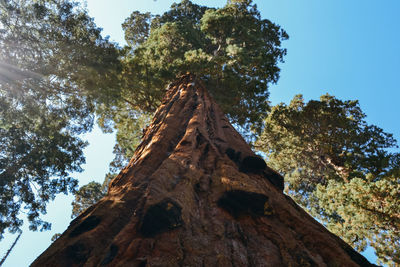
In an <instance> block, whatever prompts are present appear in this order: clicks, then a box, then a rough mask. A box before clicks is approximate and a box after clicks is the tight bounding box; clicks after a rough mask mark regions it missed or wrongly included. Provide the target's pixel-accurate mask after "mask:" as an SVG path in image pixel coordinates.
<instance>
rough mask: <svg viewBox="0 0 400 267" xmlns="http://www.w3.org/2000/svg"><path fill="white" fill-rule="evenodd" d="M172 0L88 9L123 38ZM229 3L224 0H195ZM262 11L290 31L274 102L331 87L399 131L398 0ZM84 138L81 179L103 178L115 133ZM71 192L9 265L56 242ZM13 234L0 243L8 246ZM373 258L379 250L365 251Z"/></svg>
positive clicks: (294, 3) (302, 1)
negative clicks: (134, 23)
mask: <svg viewBox="0 0 400 267" xmlns="http://www.w3.org/2000/svg"><path fill="white" fill-rule="evenodd" d="M172 2H173V1H170V0H157V1H152V0H140V1H138V0H114V1H110V0H89V1H88V10H89V13H90V15H91V16H93V17H95V22H96V23H97V25H98V26H100V27H102V28H103V29H104V31H103V33H104V35H109V36H110V38H111V40H114V41H116V42H118V43H120V44H124V40H123V32H122V29H121V26H120V25H121V23H122V22H123V21H124V19H125V18H126V17H128V16H129V15H130V13H131V12H132V11H134V10H139V11H142V12H145V11H150V12H152V13H162V12H164V11H166V10H167V9H168V7H169V6H170V5H171V3H172ZM194 2H195V3H198V4H202V5H208V6H217V7H220V6H223V5H224V4H225V2H226V1H222V0H216V1H194ZM255 3H256V4H257V5H258V8H259V10H260V11H261V14H262V17H263V18H268V19H270V20H271V21H273V22H275V23H277V24H279V25H281V26H282V27H283V28H284V29H285V30H286V31H287V32H288V34H289V36H290V39H289V40H288V41H286V42H284V44H283V45H284V47H286V48H287V49H288V54H287V56H286V58H285V61H286V62H285V63H283V64H281V68H282V71H281V79H280V80H279V82H278V84H277V85H273V86H271V88H270V92H271V96H270V100H271V101H272V104H276V103H279V102H285V103H288V102H289V101H290V99H291V98H292V97H293V96H294V95H295V94H299V93H301V94H303V95H304V97H305V99H306V100H309V99H317V98H318V97H319V96H320V95H322V94H325V93H329V94H331V95H335V96H337V97H339V98H341V99H358V100H359V101H360V105H361V108H362V109H363V111H364V112H365V113H366V114H367V116H368V117H367V121H368V122H369V123H372V124H375V125H378V126H379V127H381V128H383V129H384V130H385V131H387V132H390V133H393V134H394V136H395V138H396V139H397V140H399V139H400V123H399V122H400V120H399V118H398V117H400V111H399V106H398V102H399V101H400V90H399V89H400V88H399V85H398V84H399V83H398V78H399V77H400V50H399V43H400V31H399V29H398V27H399V26H400V16H399V15H398V12H399V11H400V1H398V0H384V1H377V0H351V1H348V0H325V1H321V0H259V1H257V0H256V1H255ZM85 138H87V140H88V141H89V142H90V146H89V147H88V148H87V149H86V150H85V155H86V159H87V164H86V165H85V166H84V168H85V171H84V172H83V173H81V174H77V175H76V177H77V178H79V179H80V184H81V185H83V184H86V183H87V182H89V181H91V180H96V181H99V182H102V180H103V178H104V174H105V173H106V172H107V169H108V163H109V162H110V161H111V160H112V158H113V155H112V147H113V145H114V139H115V137H114V135H104V134H101V133H100V131H99V130H98V129H96V130H95V131H94V132H92V133H90V134H88V135H87V136H86V137H85ZM71 201H72V197H71V196H69V197H65V196H60V197H58V198H57V199H56V201H55V202H53V203H51V205H49V209H48V214H47V215H46V217H45V218H46V219H47V220H49V221H50V222H52V223H53V227H52V230H51V231H47V232H42V233H40V232H29V231H28V230H27V229H26V228H24V229H25V230H24V234H23V235H22V237H21V239H20V241H19V243H18V244H17V246H16V248H15V249H14V251H13V253H12V254H11V255H10V257H9V258H8V259H7V261H6V262H5V264H4V266H12V267H16V266H18V267H19V266H28V265H29V264H30V263H31V262H32V261H33V260H34V259H35V258H36V257H37V256H38V255H39V254H40V253H41V252H43V251H44V250H45V249H46V248H47V247H48V246H49V245H50V238H51V236H52V235H53V234H54V233H57V232H62V231H64V230H65V229H66V228H67V226H68V224H69V221H70V216H71V205H70V203H71ZM13 238H14V237H13V236H11V235H7V236H6V238H5V240H4V241H2V242H1V243H0V253H3V252H5V251H6V249H7V248H8V247H9V245H10V243H12V241H13ZM365 255H367V257H368V258H369V259H370V261H375V258H374V256H373V253H371V252H369V253H366V254H365Z"/></svg>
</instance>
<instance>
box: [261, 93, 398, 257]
mask: <svg viewBox="0 0 400 267" xmlns="http://www.w3.org/2000/svg"><path fill="white" fill-rule="evenodd" d="M256 147H257V148H258V149H260V150H262V151H263V152H265V153H266V155H267V159H268V164H269V165H270V166H271V167H272V168H275V169H276V170H278V171H279V172H281V173H282V174H284V176H285V182H286V183H287V189H286V190H287V192H288V193H290V194H291V195H293V197H294V198H295V200H296V201H297V202H298V203H301V204H302V205H303V206H304V207H305V208H306V209H308V210H309V211H310V213H311V214H312V215H313V216H315V217H317V218H319V219H320V220H322V221H323V222H324V223H325V224H326V226H327V227H328V228H329V229H330V230H331V231H332V232H334V233H335V234H337V235H339V236H341V237H342V238H343V239H344V240H346V241H347V242H348V243H349V244H351V245H352V246H354V247H355V248H356V249H358V250H360V251H362V250H364V249H365V247H366V245H367V243H368V242H369V243H370V244H371V246H372V247H374V248H375V250H376V253H377V254H378V256H379V259H380V260H381V261H382V262H385V263H388V262H391V263H397V264H398V263H400V257H399V256H400V254H399V253H400V250H399V249H400V239H399V238H398V237H399V236H400V160H399V159H400V156H399V154H396V153H389V152H388V150H389V149H392V150H393V149H394V148H396V147H397V145H396V140H395V139H394V138H393V137H392V135H391V134H388V133H385V132H384V131H383V130H382V129H381V128H379V127H377V126H374V125H369V124H368V123H367V122H366V121H365V114H364V113H363V112H362V111H361V109H360V107H359V105H358V102H357V101H341V100H339V99H336V98H334V97H333V96H330V95H323V96H321V98H320V101H313V100H312V101H309V102H308V103H304V100H303V98H302V96H301V95H298V96H296V97H295V98H294V99H293V100H292V101H291V103H290V105H288V106H287V105H285V104H279V105H277V106H275V107H273V108H272V111H271V113H270V114H269V115H268V117H267V118H266V120H265V129H264V131H263V132H262V134H261V136H260V137H259V139H258V140H257V142H256Z"/></svg>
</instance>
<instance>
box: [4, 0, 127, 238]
mask: <svg viewBox="0 0 400 267" xmlns="http://www.w3.org/2000/svg"><path fill="white" fill-rule="evenodd" d="M0 51H1V53H0V107H1V108H0V148H1V149H0V238H2V236H3V233H4V231H5V229H7V228H8V230H9V231H11V232H15V231H18V230H19V227H20V226H21V225H22V222H23V221H22V219H21V217H20V213H24V214H26V216H27V218H28V220H29V222H30V229H31V230H36V229H38V227H39V229H47V228H49V227H50V224H49V223H47V222H44V221H42V220H41V219H40V214H44V213H45V212H46V204H47V203H48V201H50V200H52V199H54V197H55V196H56V194H58V193H61V192H62V193H67V192H68V191H74V190H75V187H76V185H77V181H76V180H75V179H73V178H72V177H71V176H70V173H71V172H73V171H80V170H81V168H80V165H81V164H82V163H83V162H84V157H83V153H82V149H83V148H84V147H85V146H86V143H85V142H83V141H82V140H81V139H80V138H79V136H78V135H79V134H81V133H83V132H85V131H88V130H90V129H91V128H92V125H93V119H94V115H93V112H94V106H95V105H96V104H97V103H100V102H101V103H109V102H110V101H113V99H115V98H116V96H117V95H118V90H117V89H118V82H117V81H116V74H117V71H119V69H120V63H119V60H118V55H119V52H118V50H117V49H116V48H115V47H114V45H113V44H111V43H110V42H108V41H107V39H104V38H102V36H101V35H100V29H99V28H97V27H96V25H95V24H94V22H93V19H92V18H90V17H89V16H88V15H87V12H86V11H85V10H84V9H82V8H81V7H80V6H79V5H78V4H77V3H74V2H71V1H63V0H40V1H11V0H8V1H1V2H0Z"/></svg>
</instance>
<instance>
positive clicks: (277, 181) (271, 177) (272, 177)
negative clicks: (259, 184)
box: [263, 172, 285, 191]
mask: <svg viewBox="0 0 400 267" xmlns="http://www.w3.org/2000/svg"><path fill="white" fill-rule="evenodd" d="M263 176H264V177H265V178H266V179H267V180H268V181H270V182H271V184H273V185H274V186H275V187H276V188H278V190H279V191H283V189H284V188H285V181H284V180H283V177H282V176H280V175H279V174H277V173H275V172H270V173H265V172H264V173H263Z"/></svg>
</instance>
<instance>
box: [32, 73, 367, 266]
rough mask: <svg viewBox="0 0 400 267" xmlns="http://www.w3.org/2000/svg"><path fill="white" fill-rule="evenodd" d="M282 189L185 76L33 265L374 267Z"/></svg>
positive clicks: (279, 181)
mask: <svg viewBox="0 0 400 267" xmlns="http://www.w3.org/2000/svg"><path fill="white" fill-rule="evenodd" d="M282 190H283V177H282V176H280V175H279V174H278V173H276V172H275V171H273V170H272V169H270V168H269V167H268V166H266V164H265V162H264V161H263V160H262V159H261V158H259V157H258V156H257V155H256V154H255V153H254V152H253V151H252V150H251V148H250V146H249V145H248V144H247V143H246V142H245V140H244V139H243V138H242V137H241V136H240V134H239V133H238V132H237V131H235V129H234V128H233V127H232V125H231V124H230V123H229V121H228V119H227V118H226V117H225V116H224V114H223V113H222V111H221V110H220V108H219V107H218V105H217V104H216V103H215V102H214V100H213V99H212V98H211V97H210V95H209V94H208V93H207V90H206V89H205V88H204V86H203V85H202V83H201V82H200V81H199V80H198V79H196V77H195V76H194V75H190V74H189V75H185V76H182V77H181V78H179V79H178V80H177V81H176V82H174V83H172V84H171V85H170V86H169V87H168V90H167V93H166V96H165V98H164V100H163V101H162V104H161V106H160V107H159V108H158V110H157V111H156V113H155V115H154V119H153V121H152V123H151V124H150V125H149V127H147V128H146V130H145V131H144V135H143V139H142V142H141V144H140V145H139V146H138V147H137V149H136V151H135V153H134V155H133V157H132V159H131V161H130V162H129V164H128V166H126V167H125V168H124V169H123V170H122V171H121V172H120V174H119V175H118V176H117V177H116V178H114V179H113V181H112V182H111V184H110V188H109V192H108V194H107V195H106V196H105V197H104V198H103V199H101V200H100V201H99V202H98V203H96V204H95V205H93V206H92V207H90V208H88V209H87V210H86V211H84V212H83V213H82V214H81V215H79V216H78V217H77V218H76V219H75V220H74V221H73V222H72V223H71V224H70V226H69V228H68V229H67V230H66V232H65V234H63V235H61V236H60V238H58V239H57V240H56V241H55V242H53V243H52V244H51V245H50V247H49V248H48V249H47V250H46V251H45V252H43V254H42V255H40V256H39V257H38V258H37V259H36V260H35V261H34V262H33V264H32V266H34V267H46V266H49V267H57V266H63V267H64V266H65V267H71V266H72V267H73V266H85V267H94V266H121V267H124V266H129V267H130V266H135V267H145V266H147V267H155V266H168V267H169V266H173V267H175V266H193V267H202V266H207V267H208V266H211V267H213V266H218V267H220V266H222V267H233V266H239V267H242V266H243V267H244V266H256V267H258V266H271V267H274V266H292V267H296V266H349V267H352V266H373V265H372V264H369V263H368V261H367V260H366V259H365V258H364V257H363V256H361V255H360V254H358V253H357V252H356V251H354V250H353V249H351V248H350V247H349V246H348V245H347V244H346V243H344V242H343V241H342V240H341V239H340V238H338V237H337V236H335V235H333V234H331V233H330V232H329V231H328V230H326V228H325V227H324V226H322V225H321V224H319V223H318V222H317V221H316V220H314V219H313V218H312V217H310V216H309V215H308V214H307V213H306V212H305V211H304V210H303V209H301V208H300V207H299V206H298V205H297V204H296V203H295V202H294V201H293V200H292V199H291V198H290V197H289V196H286V195H285V194H284V193H283V192H282Z"/></svg>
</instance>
